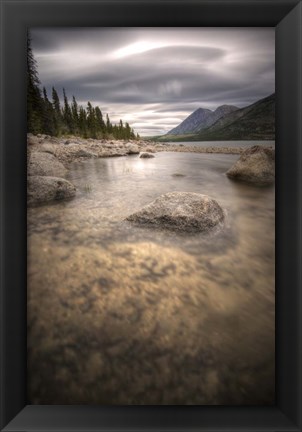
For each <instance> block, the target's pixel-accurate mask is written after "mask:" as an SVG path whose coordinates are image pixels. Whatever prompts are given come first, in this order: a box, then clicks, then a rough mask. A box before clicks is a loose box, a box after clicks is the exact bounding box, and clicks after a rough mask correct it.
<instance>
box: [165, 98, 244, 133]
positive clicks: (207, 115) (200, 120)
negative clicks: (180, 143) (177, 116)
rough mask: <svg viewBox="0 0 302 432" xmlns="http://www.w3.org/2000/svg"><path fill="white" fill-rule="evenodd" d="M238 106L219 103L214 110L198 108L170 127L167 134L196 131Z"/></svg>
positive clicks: (206, 126)
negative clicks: (176, 124) (173, 126)
mask: <svg viewBox="0 0 302 432" xmlns="http://www.w3.org/2000/svg"><path fill="white" fill-rule="evenodd" d="M238 109H239V108H238V107H235V106H232V105H221V106H219V107H218V108H217V109H216V110H215V111H211V110H209V109H206V108H198V109H197V110H196V111H194V112H193V113H192V114H190V115H189V117H187V118H186V119H185V120H184V121H183V122H181V123H180V124H179V125H178V126H176V127H175V128H173V129H171V130H170V131H169V132H168V133H167V135H183V134H187V133H197V132H199V131H201V130H203V129H206V128H208V127H209V126H211V125H212V124H214V123H215V122H216V121H217V120H219V119H220V118H221V117H223V116H225V115H226V114H229V113H231V112H233V111H236V110H238Z"/></svg>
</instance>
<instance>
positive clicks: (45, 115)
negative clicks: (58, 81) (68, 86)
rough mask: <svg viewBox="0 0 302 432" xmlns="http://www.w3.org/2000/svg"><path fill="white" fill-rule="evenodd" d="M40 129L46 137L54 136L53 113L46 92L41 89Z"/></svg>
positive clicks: (55, 130) (54, 123)
mask: <svg viewBox="0 0 302 432" xmlns="http://www.w3.org/2000/svg"><path fill="white" fill-rule="evenodd" d="M42 121H43V123H42V129H43V132H44V133H46V134H47V135H56V134H57V129H56V122H55V112H54V109H53V106H52V103H51V102H50V101H49V100H48V97H47V92H46V89H45V87H43V105H42Z"/></svg>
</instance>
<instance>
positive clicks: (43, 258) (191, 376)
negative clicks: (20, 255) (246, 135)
mask: <svg viewBox="0 0 302 432" xmlns="http://www.w3.org/2000/svg"><path fill="white" fill-rule="evenodd" d="M194 144H195V143H194ZM237 158H238V156H237V155H223V154H192V153H169V152H162V153H157V154H156V155H155V158H153V159H139V158H138V157H137V156H128V157H120V158H106V159H93V160H88V161H85V162H82V163H74V164H73V166H72V167H71V169H70V171H69V173H68V179H69V180H70V181H72V182H73V183H74V184H75V185H76V186H77V188H78V192H77V196H76V198H75V199H73V200H71V201H66V202H61V203H56V204H51V205H46V206H43V207H39V208H34V209H29V211H28V221H29V223H28V247H29V250H28V257H29V258H28V260H29V263H28V352H29V354H28V359H29V363H28V365H29V398H30V400H31V402H32V403H38V404H43V403H47V404H61V403H62V404H68V403H70V404H77V403H80V404H85V403H86V404H197V405H198V404H224V405H225V404H231V405H232V404H239V405H240V404H272V403H274V188H273V187H269V188H259V187H254V186H249V185H246V184H242V183H236V182H233V181H231V180H229V179H228V178H227V177H226V176H225V172H226V171H227V169H228V168H230V167H231V166H232V164H233V163H234V161H235V160H236V159H237ZM171 191H188V192H197V193H202V194H207V195H210V196H212V197H213V198H215V199H216V200H217V201H218V202H219V203H220V205H221V206H222V207H223V208H224V209H225V211H226V214H227V219H226V220H227V223H226V227H225V229H224V230H223V231H222V232H221V233H218V234H215V235H205V234H194V235H181V234H176V233H173V232H163V231H158V230H154V229H153V228H140V227H135V226H133V225H131V224H130V223H129V222H125V221H124V219H125V217H127V216H128V215H129V214H131V213H132V212H134V211H136V210H139V209H140V208H141V207H142V206H144V205H145V204H148V203H150V202H151V201H152V200H154V199H155V198H156V197H158V196H159V195H161V194H162V193H166V192H171Z"/></svg>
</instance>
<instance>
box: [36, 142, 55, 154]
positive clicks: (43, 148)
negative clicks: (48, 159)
mask: <svg viewBox="0 0 302 432" xmlns="http://www.w3.org/2000/svg"><path fill="white" fill-rule="evenodd" d="M57 147H58V146H57V145H54V144H40V145H39V146H37V148H35V151H36V152H42V153H43V152H44V153H50V154H52V155H54V156H55V155H56V149H57Z"/></svg>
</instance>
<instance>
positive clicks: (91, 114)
mask: <svg viewBox="0 0 302 432" xmlns="http://www.w3.org/2000/svg"><path fill="white" fill-rule="evenodd" d="M87 129H88V135H89V137H90V138H97V121H96V116H95V109H94V108H93V106H92V105H91V103H90V102H88V104H87Z"/></svg>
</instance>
